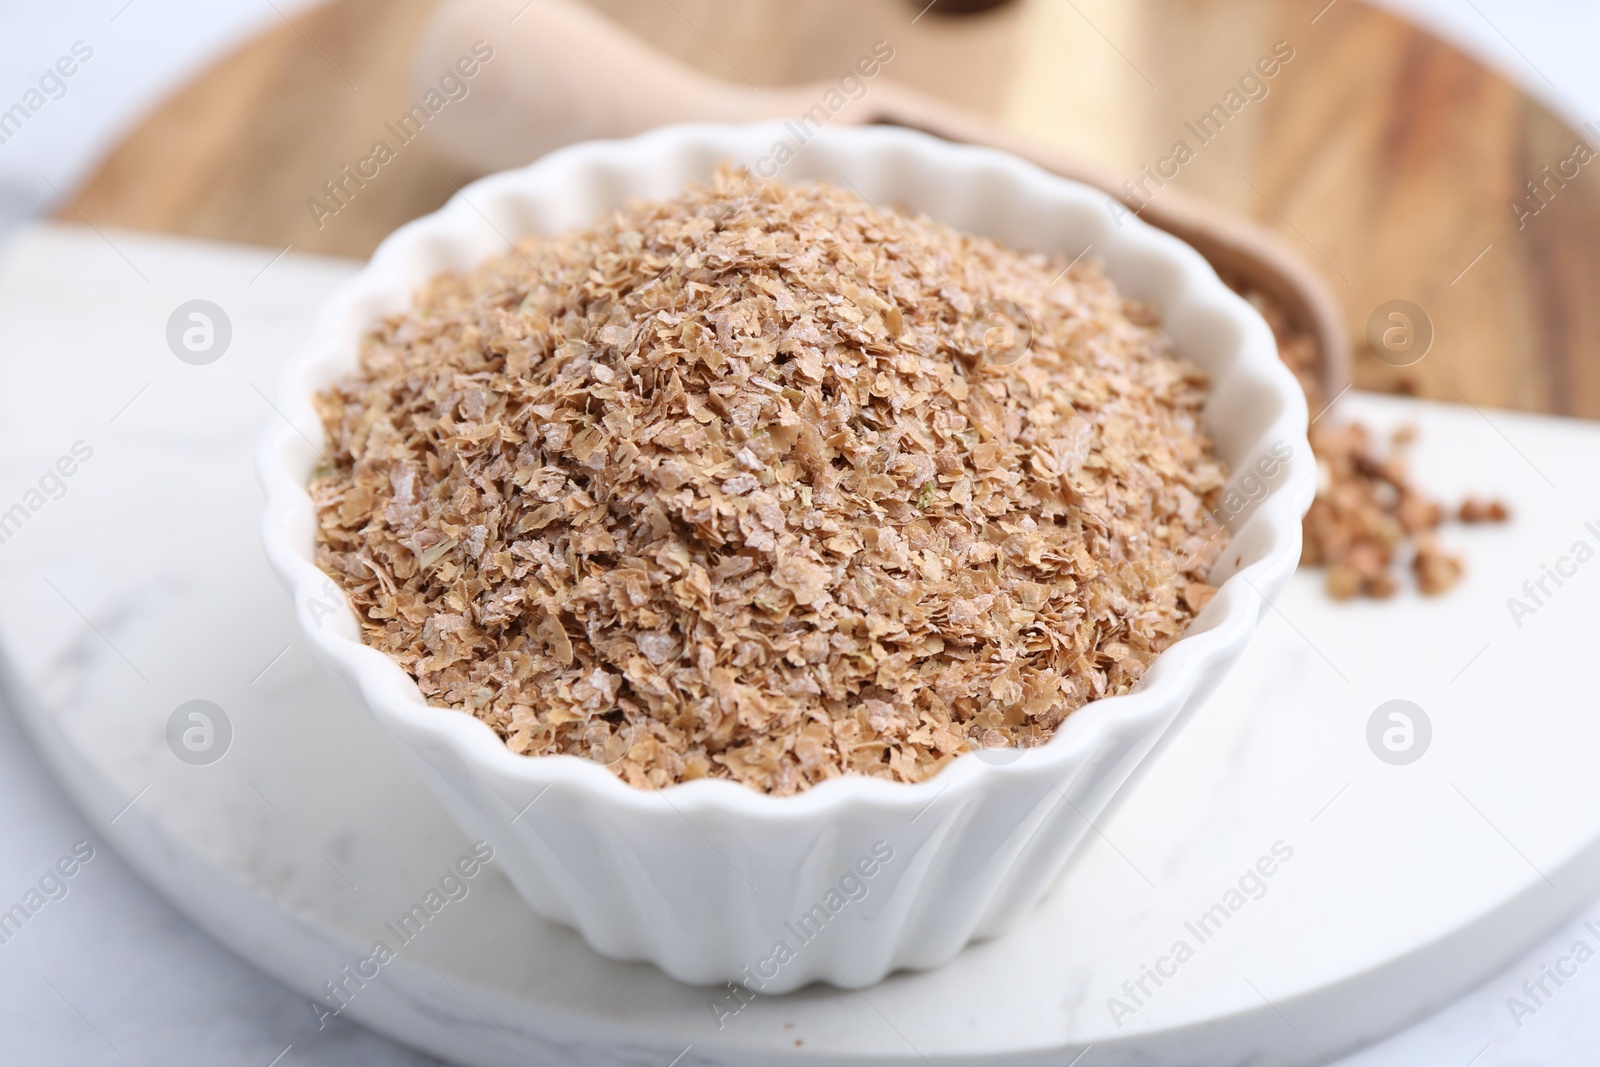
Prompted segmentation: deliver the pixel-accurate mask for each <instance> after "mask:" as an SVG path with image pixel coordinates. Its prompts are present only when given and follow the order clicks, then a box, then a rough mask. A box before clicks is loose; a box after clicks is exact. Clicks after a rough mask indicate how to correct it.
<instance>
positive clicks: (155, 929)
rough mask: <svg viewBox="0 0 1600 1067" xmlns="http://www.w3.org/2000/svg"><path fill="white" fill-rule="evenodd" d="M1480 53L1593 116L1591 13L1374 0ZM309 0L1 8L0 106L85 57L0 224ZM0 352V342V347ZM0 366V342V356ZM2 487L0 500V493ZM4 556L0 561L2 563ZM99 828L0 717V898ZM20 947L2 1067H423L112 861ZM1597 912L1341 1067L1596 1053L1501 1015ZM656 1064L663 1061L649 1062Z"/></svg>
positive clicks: (11, 179)
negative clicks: (88, 51)
mask: <svg viewBox="0 0 1600 1067" xmlns="http://www.w3.org/2000/svg"><path fill="white" fill-rule="evenodd" d="M1383 2H1385V3H1387V4H1389V6H1392V7H1394V8H1396V9H1398V10H1401V11H1403V12H1405V13H1407V14H1409V15H1411V16H1412V17H1415V18H1417V19H1419V20H1420V21H1423V22H1425V23H1426V24H1427V25H1429V26H1430V27H1431V28H1433V29H1435V30H1436V31H1437V32H1440V33H1441V34H1444V35H1445V36H1448V37H1450V38H1451V39H1452V40H1454V41H1456V42H1457V43H1458V44H1460V45H1461V46H1463V47H1465V48H1467V49H1468V50H1470V51H1472V52H1474V53H1475V54H1478V55H1480V56H1481V57H1483V58H1484V59H1485V60H1486V61H1487V62H1490V63H1491V64H1493V65H1495V66H1496V67H1498V68H1499V69H1501V70H1503V71H1504V72H1505V73H1506V74H1507V75H1509V76H1511V77H1513V78H1515V79H1517V80H1518V81H1520V82H1521V83H1522V84H1523V85H1525V86H1526V87H1527V88H1528V89H1529V90H1530V91H1531V92H1533V93H1535V94H1536V95H1539V96H1540V97H1541V98H1543V99H1545V100H1547V101H1548V102H1549V103H1551V104H1552V105H1554V106H1556V107H1557V108H1558V109H1559V110H1561V111H1562V112H1563V113H1565V114H1566V115H1567V116H1569V117H1570V118H1572V119H1574V120H1575V121H1578V122H1583V121H1589V120H1592V119H1595V118H1597V117H1600V65H1596V64H1595V63H1594V62H1593V58H1592V55H1591V54H1590V52H1591V49H1592V47H1593V42H1594V41H1595V40H1597V39H1600V34H1597V31H1600V5H1589V4H1580V3H1578V2H1577V0H1520V2H1519V0H1383ZM307 3H308V0H250V2H243V0H240V2H224V0H132V2H131V3H128V2H126V0H92V2H84V3H78V4H72V5H65V4H62V5H56V4H37V3H23V2H21V0H0V28H3V32H0V101H5V102H6V103H9V102H10V101H13V100H15V99H17V98H18V97H20V95H21V93H22V92H23V91H24V90H25V89H26V88H27V87H28V85H30V84H31V83H32V82H33V81H34V79H35V78H37V76H38V71H40V70H42V69H44V67H46V66H48V65H49V64H50V63H52V62H53V61H54V60H55V57H56V56H58V55H60V54H61V53H63V52H65V51H66V50H67V49H68V47H70V45H71V44H72V42H73V41H75V40H80V39H81V40H85V41H89V42H92V44H93V46H94V48H95V50H96V51H95V62H92V63H90V64H88V65H87V66H86V67H85V68H84V69H83V70H82V71H80V72H79V75H78V76H76V77H75V78H74V79H73V80H72V82H71V84H70V88H69V90H68V93H67V95H66V96H64V97H63V98H62V99H61V100H58V101H52V102H51V104H50V105H49V106H48V108H47V109H46V110H43V111H41V112H40V113H39V114H38V115H37V116H35V118H34V120H33V121H31V122H30V123H29V125H28V126H27V127H26V128H25V130H24V131H23V132H22V133H21V134H19V135H18V136H16V137H13V138H12V139H11V140H10V141H8V142H7V143H6V144H4V145H0V227H3V226H4V225H5V220H6V216H7V213H8V211H17V210H26V209H28V208H30V207H33V208H37V207H39V206H45V207H48V200H49V198H51V197H52V196H54V195H55V194H54V193H53V191H52V190H51V186H52V185H54V186H56V187H58V188H61V189H69V188H70V187H71V184H72V183H73V182H74V181H75V180H76V179H77V178H78V177H80V176H81V175H82V174H83V173H84V172H85V170H86V169H87V168H89V167H91V166H92V165H93V163H94V161H95V159H96V158H97V156H98V153H99V152H100V151H102V150H103V149H104V148H105V147H106V146H107V145H109V144H110V143H111V142H113V141H114V140H115V138H116V136H117V135H118V134H119V133H120V131H121V130H122V129H124V128H125V127H126V126H127V124H129V123H130V122H131V121H133V120H135V119H136V118H137V116H138V114H139V113H140V112H141V111H142V110H143V109H144V108H145V107H147V106H149V105H150V104H151V103H152V102H153V101H155V100H156V99H158V98H159V97H160V96H161V94H162V93H164V92H165V91H167V90H169V89H170V88H171V87H173V86H174V85H176V84H178V83H181V82H182V80H183V79H184V78H186V77H188V76H189V75H190V74H191V73H193V72H194V71H195V70H196V69H198V68H199V67H201V66H203V65H204V64H205V63H206V62H208V61H209V60H210V59H211V58H212V57H213V56H215V55H216V54H218V53H219V52H221V51H223V50H225V49H226V48H227V47H229V46H231V45H232V44H234V43H235V42H237V41H238V40H239V39H240V38H241V37H243V36H245V35H248V34H249V33H251V32H254V31H255V30H256V29H258V28H260V27H262V26H264V25H266V24H267V23H268V22H270V21H274V20H278V19H281V18H284V17H292V16H293V15H294V13H295V12H296V11H298V10H299V9H301V8H303V7H305V6H307ZM0 346H3V341H0ZM0 356H3V347H0ZM14 488H17V487H13V486H3V487H0V489H3V490H5V491H4V492H0V498H5V499H10V498H11V497H13V496H15V495H16V494H15V493H13V492H11V490H12V489H14ZM0 550H3V549H0ZM98 829H99V828H97V827H95V826H92V825H89V824H88V823H86V822H85V821H84V820H83V818H82V817H81V816H80V815H79V814H78V813H77V812H76V811H75V810H74V809H73V808H72V807H71V805H70V804H68V803H67V801H66V799H65V798H64V797H63V796H62V795H61V793H60V791H59V790H58V789H57V788H56V787H55V785H54V783H53V782H52V781H51V780H50V779H49V777H48V775H47V774H46V773H45V772H44V771H43V770H42V768H41V767H40V766H39V763H38V758H37V756H36V755H35V754H34V753H33V752H32V750H31V749H30V748H29V746H28V744H27V742H26V740H25V739H24V738H23V737H22V736H21V734H20V733H19V731H18V729H17V727H16V724H15V723H14V721H13V720H12V719H11V717H10V715H9V713H5V712H0V899H3V900H5V901H7V902H8V903H9V902H10V901H12V900H14V899H19V898H20V897H21V895H22V894H23V893H25V892H26V891H27V890H28V888H29V887H30V886H32V885H34V884H35V883H37V882H38V880H39V878H40V876H41V875H42V874H43V873H44V872H45V871H46V869H47V868H49V867H50V866H51V865H52V864H54V863H55V862H56V861H57V859H59V858H60V857H61V856H63V855H65V854H66V853H68V852H69V851H70V850H71V848H72V846H73V844H74V843H75V842H78V841H83V840H88V841H90V842H95V841H97V840H98V839H99V838H98V836H97V835H98ZM68 885H69V892H68V895H67V896H66V897H65V898H63V899H62V900H59V901H56V902H53V903H51V904H50V905H49V906H48V907H47V908H46V909H45V910H44V911H43V912H41V913H40V915H39V916H38V917H37V919H36V920H35V921H33V922H31V923H30V924H29V925H28V926H27V928H26V929H25V930H24V931H23V932H22V933H23V936H18V937H16V938H13V939H11V940H10V941H9V942H8V943H5V944H3V945H0V1063H7V1064H11V1063H17V1064H83V1065H86V1067H94V1065H97V1064H102V1063H103V1064H132V1065H138V1067H143V1065H145V1064H166V1065H172V1067H186V1065H189V1064H203V1063H217V1062H222V1063H238V1064H259V1065H261V1067H270V1065H274V1064H281V1065H283V1067H291V1065H299V1064H353V1065H363V1064H380V1063H381V1064H401V1065H405V1064H424V1063H432V1062H436V1061H433V1060H430V1059H428V1058H427V1057H423V1056H419V1055H417V1054H415V1053H411V1052H409V1051H407V1050H404V1049H401V1048H399V1047H397V1046H395V1045H393V1044H392V1043H390V1042H388V1041H386V1040H384V1039H381V1038H378V1037H375V1036H373V1035H371V1034H368V1033H365V1032H364V1031H361V1030H359V1029H357V1028H355V1027H352V1026H349V1025H345V1024H342V1023H337V1022H335V1023H332V1024H330V1025H329V1026H328V1027H326V1028H325V1029H323V1030H321V1031H318V1029H317V1027H316V1020H315V1019H314V1018H313V1017H312V1014H311V1012H310V1011H309V1010H308V1009H307V1007H306V1005H305V1002H304V1001H303V1000H302V999H300V998H299V997H297V996H295V995H293V994H291V993H290V992H289V991H288V990H286V989H283V988H282V987H280V986H278V985H277V984H276V983H275V982H273V981H272V980H270V979H268V978H266V977H265V976H263V975H261V974H260V973H258V972H257V971H255V970H254V969H253V968H252V967H250V966H249V965H248V964H246V963H244V962H242V961H240V960H239V959H237V958H236V957H234V956H232V955H231V954H229V953H228V952H227V951H226V950H224V949H222V948H220V947H219V946H217V945H216V944H215V943H214V942H212V941H211V940H210V939H209V938H208V937H206V936H205V935H204V934H202V933H200V932H199V931H197V930H196V929H195V928H194V927H192V926H191V925H190V924H189V923H188V922H187V920H185V919H183V918H181V917H180V916H178V915H176V914H175V913H174V912H173V911H172V910H171V909H169V908H168V907H167V906H166V905H165V904H164V903H162V902H161V901H159V900H158V899H156V898H155V897H154V896H153V895H152V894H151V893H150V892H149V891H148V890H146V889H145V888H144V887H143V886H142V884H141V883H139V882H138V880H137V879H135V878H134V877H133V876H132V875H131V874H130V873H129V872H128V871H127V870H126V869H125V868H124V867H122V866H121V864H120V863H119V862H118V860H117V859H116V857H115V856H114V855H113V854H111V852H110V851H109V850H108V849H106V848H104V847H103V846H102V847H99V848H97V850H96V854H95V857H94V859H93V860H92V861H91V862H90V863H88V864H87V865H86V866H85V867H84V868H83V869H82V870H81V871H80V872H79V873H78V874H77V875H76V876H75V877H74V878H73V879H71V881H70V882H69V883H68ZM1586 921H1593V922H1595V924H1596V926H1597V927H1600V902H1596V904H1595V905H1593V906H1591V907H1590V908H1589V909H1588V910H1587V912H1586V914H1584V915H1582V916H1580V917H1579V918H1578V919H1576V920H1574V921H1573V922H1571V923H1569V924H1568V925H1567V926H1566V927H1565V928H1563V929H1562V930H1561V931H1560V932H1558V933H1557V934H1555V935H1553V936H1552V937H1551V938H1550V939H1548V940H1547V941H1546V942H1545V943H1544V944H1542V945H1539V946H1537V947H1535V948H1534V949H1532V950H1531V951H1530V952H1529V953H1528V954H1527V955H1526V956H1525V957H1524V958H1523V959H1522V960H1520V961H1519V962H1518V963H1517V964H1515V965H1513V966H1512V967H1511V968H1509V969H1508V970H1507V971H1506V972H1505V973H1504V974H1502V975H1501V976H1499V977H1497V978H1495V979H1494V980H1492V981H1490V982H1488V983H1487V984H1485V985H1484V986H1483V987H1482V988H1480V989H1479V990H1477V991H1476V992H1474V993H1473V994H1471V995H1469V996H1467V997H1465V998H1463V999H1462V1000H1461V1001H1459V1002H1457V1003H1456V1004H1454V1005H1452V1006H1450V1007H1449V1008H1447V1009H1445V1010H1444V1011H1441V1012H1439V1013H1438V1014H1437V1015H1435V1016H1434V1017H1432V1018H1431V1019H1428V1020H1426V1021H1424V1022H1422V1023H1420V1024H1419V1025H1417V1026H1415V1027H1413V1028H1412V1029H1410V1030H1408V1031H1406V1032H1404V1033H1402V1034H1399V1035H1397V1036H1395V1037H1393V1038H1391V1039H1390V1040H1388V1041H1385V1042H1383V1043H1381V1044H1379V1045H1377V1046H1375V1047H1373V1048H1369V1049H1367V1050H1366V1051H1364V1052H1362V1053H1359V1054H1357V1055H1355V1056H1352V1057H1349V1058H1347V1059H1346V1060H1343V1061H1341V1065H1342V1067H1380V1065H1382V1067H1387V1065H1401V1064H1407V1065H1409V1064H1414V1063H1437V1064H1446V1065H1454V1064H1459V1065H1461V1067H1468V1065H1469V1064H1471V1065H1474V1067H1496V1065H1507V1067H1509V1065H1512V1064H1518V1065H1520V1064H1564V1063H1571V1062H1579V1061H1581V1060H1583V1059H1585V1058H1586V1057H1587V1056H1588V1055H1589V1054H1590V1050H1592V1049H1593V1048H1594V1047H1595V1046H1596V1045H1597V1043H1600V965H1593V966H1584V967H1582V968H1580V969H1579V970H1578V972H1577V975H1576V977H1573V978H1569V979H1564V985H1562V986H1560V987H1559V988H1558V987H1556V986H1555V985H1554V983H1551V982H1549V981H1548V980H1546V988H1547V989H1550V990H1552V991H1553V992H1554V995H1553V996H1551V997H1548V998H1545V1000H1544V1003H1543V1004H1542V1005H1541V1006H1540V1007H1539V1009H1538V1011H1537V1013H1536V1014H1535V1015H1532V1016H1528V1017H1524V1018H1523V1019H1521V1021H1520V1024H1519V1023H1518V1022H1517V1021H1515V1020H1514V1019H1513V1018H1512V1015H1511V1013H1510V1011H1509V1010H1508V1000H1509V998H1512V997H1519V998H1522V999H1524V1000H1527V999H1528V998H1527V995H1526V994H1525V993H1524V992H1523V986H1524V984H1525V983H1528V982H1538V981H1539V980H1540V979H1541V971H1542V969H1543V968H1545V967H1547V966H1553V965H1554V964H1556V962H1557V960H1558V959H1559V958H1561V957H1563V956H1565V955H1566V954H1567V953H1568V952H1570V950H1571V948H1572V946H1573V944H1574V943H1575V942H1576V941H1578V940H1580V939H1583V940H1586V941H1587V942H1588V943H1589V944H1590V945H1591V946H1600V939H1597V938H1596V937H1595V936H1594V934H1592V933H1590V932H1589V931H1588V930H1587V929H1585V925H1584V924H1585V922H1586ZM662 1067H666V1065H662Z"/></svg>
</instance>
